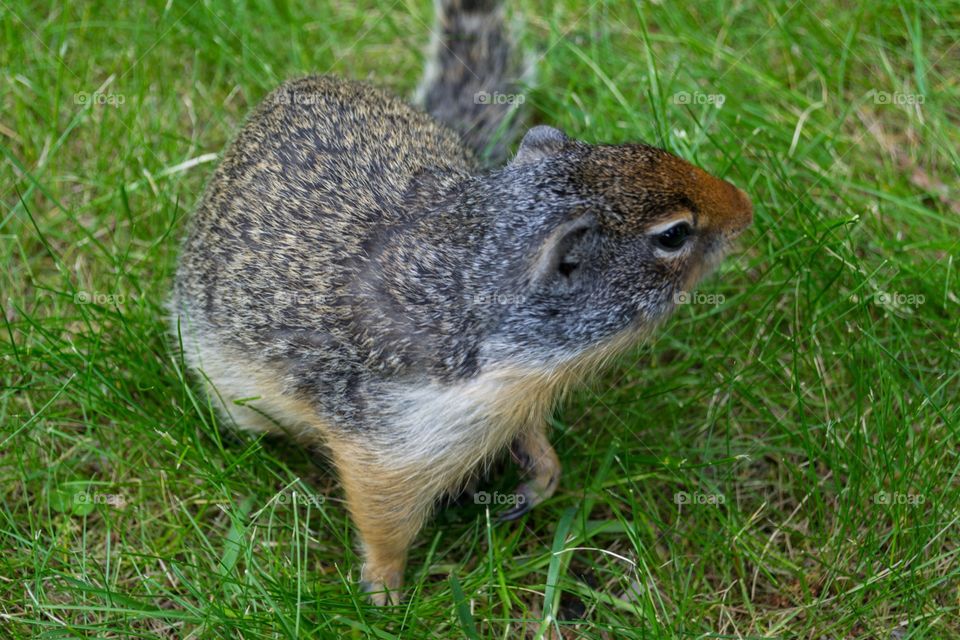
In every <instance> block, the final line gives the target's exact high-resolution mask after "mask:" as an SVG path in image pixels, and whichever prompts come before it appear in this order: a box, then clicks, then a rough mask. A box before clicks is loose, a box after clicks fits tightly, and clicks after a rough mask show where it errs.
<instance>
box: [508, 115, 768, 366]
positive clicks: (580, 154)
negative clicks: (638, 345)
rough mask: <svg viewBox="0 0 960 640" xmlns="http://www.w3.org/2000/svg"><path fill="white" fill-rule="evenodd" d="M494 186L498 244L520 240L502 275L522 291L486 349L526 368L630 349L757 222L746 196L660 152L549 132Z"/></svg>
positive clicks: (533, 138) (534, 134)
mask: <svg viewBox="0 0 960 640" xmlns="http://www.w3.org/2000/svg"><path fill="white" fill-rule="evenodd" d="M498 181H499V182H500V184H501V185H504V184H506V185H510V186H509V189H508V192H509V194H508V195H507V200H506V202H503V201H501V204H502V206H503V212H502V213H501V214H500V220H499V222H498V225H497V226H498V230H497V233H498V235H499V236H500V239H498V240H497V243H502V242H504V239H505V238H517V239H519V240H518V242H517V243H516V244H514V245H513V246H511V247H509V248H508V250H507V252H508V254H509V255H510V256H511V257H510V258H508V260H509V262H511V266H510V267H509V269H510V273H509V274H506V275H507V279H508V280H509V281H510V282H513V283H516V284H515V285H514V286H516V287H517V288H518V289H519V291H517V293H516V294H515V295H516V296H517V298H516V302H517V304H513V305H512V306H511V308H510V310H508V311H505V312H504V313H502V314H500V317H499V323H498V330H497V331H495V335H494V336H491V337H492V338H493V344H491V345H490V347H491V349H492V350H493V351H499V350H500V349H498V348H497V345H500V346H501V347H503V349H514V350H515V349H516V348H517V345H518V344H521V345H524V347H526V348H525V349H523V351H524V352H525V353H524V354H523V356H522V357H525V359H526V358H530V359H539V357H541V356H547V357H548V358H550V359H552V358H554V357H561V358H566V357H568V356H574V357H575V356H577V355H580V354H583V353H586V352H589V351H597V350H598V349H596V348H597V347H600V348H601V349H599V350H603V349H602V347H604V346H605V345H614V344H616V345H626V344H629V343H630V342H631V340H633V341H635V340H636V338H637V337H638V336H639V335H641V334H642V332H643V330H644V329H648V328H651V327H653V326H654V325H655V324H656V323H657V321H658V320H660V319H662V318H664V317H665V316H666V315H667V314H668V313H669V312H670V310H672V309H673V307H674V305H675V304H676V303H677V302H682V301H683V300H684V296H685V293H686V292H688V291H689V290H690V289H691V288H692V287H693V286H694V285H695V284H696V283H697V281H698V280H699V279H700V278H702V277H703V276H704V275H705V274H706V273H708V272H709V271H710V270H711V269H712V268H713V267H714V266H716V265H717V264H718V263H719V261H720V259H721V258H722V257H723V256H724V254H725V253H726V252H727V250H728V249H729V247H730V244H731V241H732V240H733V239H734V238H735V237H736V236H737V235H739V234H740V233H741V232H742V231H743V230H744V229H746V228H747V227H748V226H749V225H750V222H751V220H752V217H753V208H752V206H751V204H750V199H749V198H748V197H747V195H746V194H745V193H744V192H743V191H741V190H740V189H738V188H737V187H735V186H733V185H732V184H730V183H728V182H725V181H723V180H720V179H718V178H715V177H713V176H711V175H709V174H708V173H706V172H705V171H703V170H702V169H699V168H698V167H695V166H693V165H692V164H690V163H688V162H686V161H685V160H682V159H680V158H678V157H677V156H675V155H672V154H670V153H668V152H666V151H663V150H661V149H656V148H654V147H650V146H647V145H643V144H624V145H591V144H586V143H584V142H580V141H576V140H572V139H570V138H568V137H567V136H565V135H564V134H563V133H562V132H560V131H558V130H556V129H553V128H551V127H546V126H539V127H534V128H533V129H531V130H530V131H529V132H528V133H527V134H526V136H524V138H523V141H522V143H521V145H520V149H519V151H518V152H517V155H516V157H515V158H514V159H513V161H511V162H510V164H508V165H507V166H506V167H505V168H504V169H503V170H502V171H501V172H499V177H498ZM531 240H532V242H531ZM500 246H501V248H503V245H502V244H501V245H500ZM512 288H513V287H511V289H512ZM498 338H499V339H498Z"/></svg>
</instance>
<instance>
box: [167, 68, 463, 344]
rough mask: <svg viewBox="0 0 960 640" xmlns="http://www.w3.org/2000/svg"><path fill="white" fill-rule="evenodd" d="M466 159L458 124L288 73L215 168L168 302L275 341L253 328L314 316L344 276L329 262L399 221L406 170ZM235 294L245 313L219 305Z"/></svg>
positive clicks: (345, 84) (374, 94) (370, 90)
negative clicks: (452, 125)
mask: <svg viewBox="0 0 960 640" xmlns="http://www.w3.org/2000/svg"><path fill="white" fill-rule="evenodd" d="M474 167H475V162H474V159H473V156H472V153H471V152H470V151H469V150H468V149H467V148H466V147H464V146H463V144H462V143H461V142H460V140H459V138H458V136H457V134H456V133H455V132H453V131H452V130H450V129H448V128H447V127H445V126H443V125H442V124H440V123H438V122H437V121H436V120H434V119H433V118H431V117H430V116H429V115H427V114H425V113H422V112H420V111H418V110H416V109H414V108H412V107H410V106H409V105H407V104H406V103H405V102H403V101H402V100H400V99H398V98H396V97H394V96H392V95H390V94H389V93H386V92H384V91H381V90H379V89H377V88H374V87H372V86H369V85H366V84H363V83H358V82H352V81H348V80H343V79H340V78H335V77H327V76H314V77H307V78H301V79H298V80H293V81H290V82H287V83H285V84H284V85H282V86H281V87H279V88H278V89H276V90H275V91H273V92H272V93H271V94H270V95H269V96H267V98H266V99H264V101H263V102H262V103H261V104H260V106H259V107H258V108H257V109H256V110H255V112H254V113H253V114H252V116H251V117H250V118H249V120H248V121H247V123H246V125H245V127H244V128H243V130H242V132H241V133H240V135H239V136H238V137H237V139H236V140H235V141H234V142H233V144H232V145H231V147H230V149H229V152H228V153H227V155H226V156H225V158H224V160H223V162H222V164H221V165H220V167H219V168H218V169H217V171H216V173H215V174H214V177H213V179H212V180H211V182H210V185H209V187H208V189H207V192H206V193H205V195H204V197H203V199H202V201H201V203H200V205H199V206H198V209H197V211H196V213H195V215H194V217H193V219H192V224H191V228H190V229H189V231H188V234H187V238H186V241H185V246H184V249H185V250H184V252H183V259H182V261H181V265H180V269H179V274H178V278H177V292H176V303H177V304H178V305H190V307H191V308H189V309H183V308H182V309H181V311H188V310H189V311H190V315H191V316H192V317H194V318H198V317H199V318H201V319H202V320H203V321H205V322H206V323H208V324H209V325H212V326H211V328H213V329H215V330H216V329H221V330H223V331H224V332H225V335H229V336H233V337H234V338H248V339H253V340H256V339H257V338H258V337H260V338H263V339H264V341H265V342H270V343H273V341H274V338H275V337H272V336H271V337H267V336H262V335H259V334H258V333H257V332H256V327H257V326H264V327H266V326H271V327H275V326H277V318H284V321H283V324H285V325H287V326H289V327H291V328H292V329H295V328H296V327H297V326H298V324H300V322H299V320H300V318H298V316H300V315H305V316H307V317H303V318H302V321H303V324H304V326H308V325H307V323H311V322H316V320H317V317H316V314H317V312H318V310H320V309H324V308H328V309H329V308H330V306H331V303H333V302H334V300H333V298H334V297H335V296H336V295H337V292H336V290H335V288H336V282H335V278H334V277H333V276H336V275H341V276H342V275H345V274H343V273H342V271H341V272H340V273H339V274H337V272H336V271H335V270H333V271H332V270H331V268H330V267H331V266H332V265H337V264H340V265H341V269H342V270H348V269H350V268H351V261H350V260H345V259H344V258H345V257H347V256H357V255H361V254H362V253H363V244H364V242H365V241H366V240H368V239H369V236H370V235H371V233H374V232H375V230H376V229H377V228H379V227H382V226H387V225H391V224H395V223H396V222H397V220H398V218H399V217H400V216H402V215H403V211H404V210H405V203H404V198H405V197H407V191H408V188H409V186H410V184H411V181H412V179H413V178H414V177H416V176H418V175H419V174H420V173H422V172H424V171H430V172H434V173H444V172H451V173H462V172H467V171H470V170H471V169H473V168H474ZM304 247H309V248H310V253H309V255H307V254H305V252H304ZM318 266H323V268H322V269H320V268H318ZM308 292H309V293H308ZM199 301H202V304H199V305H198V304H197V302H199ZM238 302H240V303H241V304H242V305H243V306H244V307H246V308H247V309H248V310H249V311H250V312H251V313H252V314H253V316H246V317H244V318H240V317H239V316H236V315H233V314H223V313H219V312H218V310H219V309H224V308H235V307H236V305H237V303H238ZM191 303H192V304H191ZM332 311H333V310H332V309H331V312H332Z"/></svg>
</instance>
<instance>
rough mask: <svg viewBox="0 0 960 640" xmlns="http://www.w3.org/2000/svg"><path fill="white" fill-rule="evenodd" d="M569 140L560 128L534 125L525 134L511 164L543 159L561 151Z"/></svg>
mask: <svg viewBox="0 0 960 640" xmlns="http://www.w3.org/2000/svg"><path fill="white" fill-rule="evenodd" d="M569 140H570V139H569V138H568V137H567V136H566V134H565V133H563V131H560V130H559V129H554V128H553V127H548V126H547V125H540V126H537V127H534V128H532V129H530V131H527V133H526V135H525V136H523V140H521V141H520V149H519V150H517V156H516V157H515V158H514V159H513V162H511V163H510V164H529V163H531V162H536V161H537V160H542V159H544V158H546V157H548V156H551V155H553V154H555V153H557V152H558V151H560V149H562V148H563V145H564V144H566V142H567V141H569Z"/></svg>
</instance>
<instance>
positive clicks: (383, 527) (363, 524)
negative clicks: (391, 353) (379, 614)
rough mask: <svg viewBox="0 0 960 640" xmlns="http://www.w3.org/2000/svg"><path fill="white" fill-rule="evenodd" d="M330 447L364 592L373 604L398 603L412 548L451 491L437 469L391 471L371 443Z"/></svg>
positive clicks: (341, 441)
mask: <svg viewBox="0 0 960 640" xmlns="http://www.w3.org/2000/svg"><path fill="white" fill-rule="evenodd" d="M327 445H328V447H329V449H330V451H331V453H332V454H333V459H334V463H335V464H336V467H337V471H338V475H339V476H340V482H341V484H342V485H343V488H344V490H345V492H346V495H347V507H348V509H349V510H350V515H351V517H352V519H353V522H354V524H355V525H356V527H357V530H358V531H359V533H360V538H361V542H362V548H363V556H364V564H363V569H362V571H361V579H362V580H363V582H364V587H365V589H366V590H367V591H368V592H369V594H370V599H371V600H372V601H373V602H374V603H375V604H378V605H383V604H389V603H397V602H398V601H399V599H400V589H401V587H402V584H403V571H404V567H405V566H406V562H407V552H408V550H409V548H410V545H411V544H412V543H413V540H414V538H415V537H416V535H417V533H419V531H420V529H421V527H423V524H424V522H425V521H426V519H427V517H428V516H429V515H430V512H431V510H432V508H433V506H434V503H435V501H436V499H437V497H439V496H440V495H441V494H442V493H443V492H444V491H445V490H447V489H448V488H449V487H447V486H445V484H444V483H443V482H442V481H438V476H436V475H435V474H434V473H431V471H436V469H435V468H434V469H433V470H431V469H430V467H428V466H426V465H419V464H405V465H404V466H402V467H400V466H394V465H391V463H389V462H388V459H387V458H386V457H385V456H379V455H377V454H376V453H373V452H371V450H370V448H369V443H362V444H361V443H357V442H352V441H348V440H345V439H342V438H336V437H334V438H331V439H330V440H328V442H327Z"/></svg>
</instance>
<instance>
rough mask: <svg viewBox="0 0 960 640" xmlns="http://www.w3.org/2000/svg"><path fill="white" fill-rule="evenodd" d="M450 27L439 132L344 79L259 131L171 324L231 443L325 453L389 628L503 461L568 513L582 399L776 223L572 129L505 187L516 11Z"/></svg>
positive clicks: (201, 235)
mask: <svg viewBox="0 0 960 640" xmlns="http://www.w3.org/2000/svg"><path fill="white" fill-rule="evenodd" d="M437 9H438V24H437V33H438V40H439V41H438V42H436V43H435V44H436V45H437V46H435V56H436V57H435V60H434V62H433V64H432V67H431V71H430V72H429V73H428V75H427V81H426V83H425V85H424V87H423V88H422V91H421V92H420V95H421V97H422V99H423V104H424V106H425V111H421V110H419V109H417V108H414V107H412V106H409V105H408V104H407V103H405V102H404V101H402V100H400V99H398V98H396V97H394V96H392V95H390V94H388V93H386V92H384V91H381V90H379V89H376V88H373V87H371V86H368V85H366V84H361V83H358V82H350V81H347V80H342V79H338V78H333V77H309V78H304V79H300V80H294V81H291V82H288V83H286V84H284V85H282V86H281V87H280V88H278V89H277V90H275V91H274V92H273V93H271V94H270V95H269V96H268V97H267V98H266V99H265V100H264V101H263V102H262V103H261V104H260V105H259V106H258V107H257V109H256V110H255V111H254V113H253V115H252V116H251V117H250V118H249V120H248V121H247V123H246V124H245V126H244V127H243V129H242V130H241V131H240V133H239V135H238V136H237V138H236V140H235V141H234V142H233V143H232V144H231V145H230V147H229V148H228V150H227V152H226V154H225V156H224V158H223V161H222V163H221V164H220V166H219V168H218V169H217V170H216V173H215V174H214V175H213V178H212V180H211V181H210V183H209V185H208V186H207V189H206V191H205V193H204V195H203V198H202V200H201V201H200V204H199V206H198V207H197V210H196V213H195V214H194V216H193V218H192V220H191V222H190V224H189V226H188V229H187V234H186V237H185V240H184V243H183V248H182V254H181V258H180V262H179V267H178V270H177V274H176V282H175V287H174V296H173V301H172V305H171V306H172V309H173V313H172V316H173V330H174V332H175V334H176V335H177V336H178V337H179V339H180V341H181V343H182V345H183V354H184V357H185V359H186V361H187V363H188V364H189V366H190V367H191V368H193V369H195V370H197V371H199V372H200V374H199V377H200V379H202V380H204V381H205V384H206V386H207V387H208V389H209V390H210V392H211V393H212V394H213V396H212V397H213V398H215V401H216V402H218V403H221V404H222V408H223V412H224V414H225V417H226V418H227V419H228V421H229V422H231V423H236V425H238V426H240V427H242V428H245V429H251V430H255V431H266V432H286V433H288V434H290V435H293V436H294V437H296V438H298V439H299V440H300V441H302V442H307V443H323V445H325V447H326V450H327V451H329V453H330V455H331V457H332V460H333V462H334V464H335V466H336V469H337V472H338V474H339V476H340V479H341V481H342V483H343V486H344V488H345V491H346V496H347V501H348V506H349V509H350V513H351V515H352V517H353V519H354V521H355V523H356V525H357V527H358V529H359V533H360V538H361V540H362V545H363V554H364V565H363V568H362V571H361V573H362V579H363V580H364V582H365V584H366V585H367V586H368V589H369V590H370V591H371V597H372V599H373V600H374V601H375V602H378V603H384V602H389V601H391V600H394V599H395V598H396V596H397V594H398V590H399V588H400V586H401V578H402V574H403V570H404V563H405V560H406V556H407V550H408V547H409V546H410V544H411V542H412V541H413V539H414V537H415V536H416V534H417V532H418V531H419V529H420V528H421V526H422V525H423V523H424V521H425V520H426V518H427V517H428V516H429V514H430V511H431V508H432V507H433V505H434V504H435V501H436V499H437V498H438V497H439V496H442V495H444V494H445V493H448V492H451V491H456V490H457V488H458V487H460V486H462V484H463V483H464V482H465V481H466V479H467V478H468V477H470V475H471V474H472V473H474V472H475V470H476V469H477V468H478V467H479V466H481V465H483V464H484V463H485V462H486V461H489V460H490V459H491V457H492V456H495V455H496V454H497V453H498V452H500V451H504V450H507V449H509V450H510V451H512V452H513V454H514V458H515V459H516V460H517V461H518V462H519V463H520V464H521V467H522V468H523V471H524V472H525V474H526V475H527V476H528V479H527V481H526V482H525V483H524V484H522V485H521V486H520V487H519V488H518V494H519V495H521V496H523V500H522V501H521V504H520V505H519V506H518V507H517V508H516V509H514V510H512V511H511V512H509V513H507V514H506V515H507V517H513V516H517V515H519V514H520V513H522V512H523V511H525V510H527V509H529V508H530V507H532V506H534V505H536V504H537V503H538V502H541V501H542V500H544V499H545V498H547V497H549V496H550V495H551V494H552V493H553V492H554V490H555V489H556V486H557V482H558V479H559V475H560V463H559V461H558V459H557V456H556V454H555V453H554V451H553V448H552V447H551V446H550V443H549V442H548V440H547V436H546V419H547V417H548V414H549V413H550V411H551V410H552V408H553V407H554V404H555V402H556V401H557V399H558V398H559V397H560V396H561V394H562V393H563V391H564V390H565V389H567V388H568V387H570V386H571V385H572V384H575V383H576V382H578V381H579V380H581V379H582V378H583V377H584V376H585V375H588V374H590V373H592V372H593V371H595V370H596V369H597V368H598V367H599V366H601V364H602V363H603V362H604V361H605V360H606V359H608V358H609V356H611V355H614V354H616V353H619V352H622V351H623V350H624V349H627V348H629V347H631V346H633V345H635V344H636V343H637V342H638V341H639V340H640V339H641V338H642V337H643V336H644V334H646V333H648V332H649V331H650V330H651V329H652V328H653V327H654V325H655V324H657V322H658V321H659V320H661V319H662V318H664V317H665V315H666V314H667V313H668V312H669V311H670V310H671V309H672V307H673V306H674V301H675V296H676V295H677V294H678V293H680V292H683V291H685V290H688V289H689V288H690V287H692V286H693V285H694V284H695V283H696V281H697V280H698V279H699V278H700V277H701V276H702V275H703V274H704V273H705V272H707V271H708V270H709V269H710V268H711V267H712V266H714V265H715V264H716V263H717V262H718V261H719V260H720V258H721V257H722V256H723V254H724V252H725V251H726V249H727V247H728V245H729V243H730V240H731V239H732V238H734V237H735V236H736V235H737V234H739V233H740V232H741V231H742V230H743V229H744V228H746V227H747V226H748V225H749V224H750V221H751V217H752V209H751V204H750V201H749V199H748V198H747V196H746V195H745V194H744V192H743V191H741V190H739V189H737V188H736V187H734V186H733V185H731V184H729V183H727V182H724V181H723V180H720V179H717V178H714V177H712V176H710V175H708V174H707V173H705V172H704V171H702V170H700V169H698V168H697V167H695V166H693V165H691V164H689V163H687V162H685V161H684V160H681V159H680V158H678V157H676V156H674V155H671V154H670V153H667V152H666V151H662V150H660V149H657V148H654V147H650V146H647V145H644V144H623V145H593V144H587V143H584V142H580V141H577V140H574V139H571V138H568V137H567V136H566V135H564V134H563V133H561V132H560V131H558V130H557V129H554V128H551V127H547V126H537V127H534V128H532V129H530V130H529V131H528V132H527V133H526V135H525V136H524V137H523V139H522V141H521V143H520V146H519V150H518V151H517V153H516V155H515V156H514V157H513V158H512V159H511V160H510V161H509V162H507V163H506V164H501V165H499V166H496V167H493V168H489V167H487V168H484V167H483V166H482V163H481V162H480V160H478V158H480V157H482V156H483V155H484V154H485V153H486V154H487V157H493V158H495V157H496V156H497V155H498V153H502V150H504V149H506V148H507V144H508V143H507V142H503V141H500V140H493V138H494V137H496V135H495V134H496V133H498V132H499V133H503V132H504V131H508V130H509V128H510V126H509V125H508V124H505V122H506V120H507V118H508V117H509V116H510V114H511V109H510V106H511V105H510V104H505V103H501V102H499V101H494V100H483V99H477V98H476V96H477V94H479V93H481V92H484V93H486V94H488V95H493V94H496V93H497V92H509V91H512V90H514V89H512V87H513V86H514V82H515V81H516V76H515V75H514V74H515V73H516V71H517V67H516V65H515V64H514V63H513V62H511V61H512V60H513V55H512V54H511V53H510V48H509V46H508V38H507V37H506V35H505V32H504V18H503V15H502V11H503V8H502V6H500V4H499V2H495V1H491V0H438V2H437ZM502 137H503V136H500V138H501V139H502ZM491 141H492V144H491Z"/></svg>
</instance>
